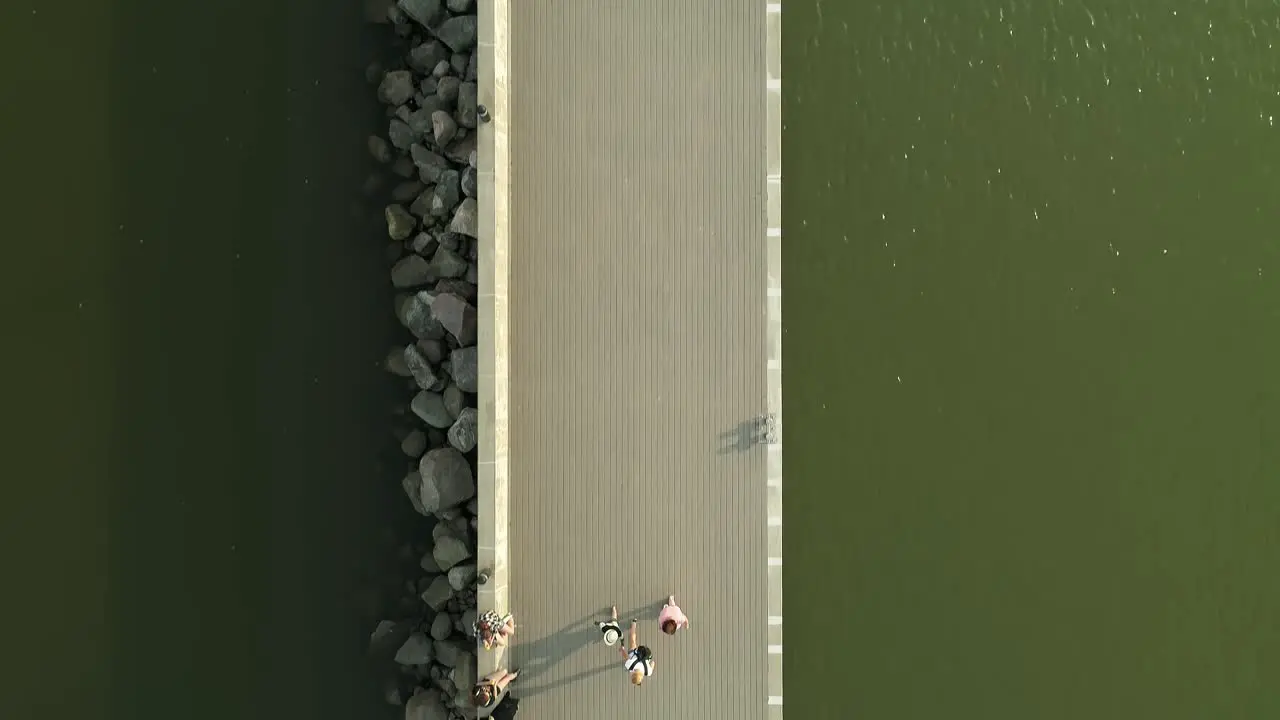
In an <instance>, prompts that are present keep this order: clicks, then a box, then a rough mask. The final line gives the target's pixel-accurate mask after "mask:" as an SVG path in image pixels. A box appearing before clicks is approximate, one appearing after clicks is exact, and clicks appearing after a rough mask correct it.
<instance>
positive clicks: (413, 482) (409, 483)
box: [400, 470, 431, 515]
mask: <svg viewBox="0 0 1280 720" xmlns="http://www.w3.org/2000/svg"><path fill="white" fill-rule="evenodd" d="M400 487H402V488H404V494H405V495H408V496H409V504H410V505H413V509H414V510H416V511H417V512H418V514H419V515H430V514H431V513H429V512H427V509H426V508H425V507H423V505H422V476H421V475H419V474H418V471H417V470H414V471H412V472H410V473H408V474H407V475H405V476H404V478H403V479H402V480H401V481H400Z"/></svg>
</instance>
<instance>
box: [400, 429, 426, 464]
mask: <svg viewBox="0 0 1280 720" xmlns="http://www.w3.org/2000/svg"><path fill="white" fill-rule="evenodd" d="M400 450H401V451H402V452H403V453H404V454H405V455H408V456H409V457H411V458H413V459H415V460H417V459H418V458H420V457H422V453H424V452H426V451H427V435H426V433H424V432H422V431H421V430H414V431H413V432H411V433H409V434H408V435H406V436H405V437H404V440H401V441H400Z"/></svg>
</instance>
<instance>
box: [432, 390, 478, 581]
mask: <svg viewBox="0 0 1280 720" xmlns="http://www.w3.org/2000/svg"><path fill="white" fill-rule="evenodd" d="M437 397H438V396H437ZM443 409H444V408H443V405H442V406H441V410H443ZM418 474H419V475H421V476H422V487H421V498H422V506H423V507H424V508H426V509H427V511H428V512H432V513H435V512H439V511H441V510H447V509H449V508H456V507H457V506H459V505H461V504H463V503H465V502H466V501H468V500H470V499H471V498H473V497H475V496H476V482H475V478H474V477H472V475H471V465H470V464H469V463H468V462H467V459H466V458H465V457H463V455H462V453H460V452H458V451H457V450H456V449H454V448H451V447H443V448H437V449H435V450H431V451H429V452H428V453H427V454H425V455H423V456H422V459H421V460H419V461H418ZM435 558H436V560H437V561H439V560H440V556H439V555H436V556H435ZM455 564H457V561H455V562H454V563H451V564H449V565H445V564H443V563H441V565H440V569H441V570H448V569H449V568H451V567H453V565H455Z"/></svg>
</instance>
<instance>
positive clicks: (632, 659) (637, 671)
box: [618, 618, 654, 687]
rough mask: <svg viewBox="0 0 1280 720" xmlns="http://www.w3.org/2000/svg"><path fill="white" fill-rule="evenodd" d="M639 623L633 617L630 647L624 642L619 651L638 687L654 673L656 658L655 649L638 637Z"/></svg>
mask: <svg viewBox="0 0 1280 720" xmlns="http://www.w3.org/2000/svg"><path fill="white" fill-rule="evenodd" d="M637 624H638V623H637V622H636V620H635V619H634V618H632V620H631V637H630V640H631V642H630V645H631V647H630V649H628V648H627V643H623V644H622V645H621V647H619V648H618V651H619V652H621V653H622V667H623V669H625V670H626V671H627V674H628V675H630V676H631V684H632V685H635V686H637V687H638V686H639V685H640V683H642V682H644V679H645V678H647V677H649V676H650V675H652V674H653V665H654V659H653V651H652V650H650V649H649V648H648V647H647V646H645V645H641V644H640V643H639V642H638V641H637V639H636V626H637Z"/></svg>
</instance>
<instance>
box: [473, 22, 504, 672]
mask: <svg viewBox="0 0 1280 720" xmlns="http://www.w3.org/2000/svg"><path fill="white" fill-rule="evenodd" d="M508 3H509V0H479V3H478V7H477V14H478V16H479V26H480V27H479V33H478V35H479V38H478V39H479V48H478V52H479V58H478V60H477V62H478V69H479V82H478V88H477V91H478V101H479V103H480V104H481V105H483V106H484V107H485V108H487V109H488V111H489V116H490V121H489V122H486V123H481V124H480V126H479V128H478V130H477V144H478V147H477V149H478V152H479V163H478V164H479V167H478V177H477V181H478V182H477V195H478V197H477V202H478V205H479V211H480V223H479V225H480V230H479V232H480V237H479V238H478V239H479V241H480V253H479V255H480V257H479V265H480V282H479V300H478V305H477V307H476V310H477V316H478V322H479V332H478V343H477V344H478V345H479V348H480V388H479V389H480V392H479V403H478V404H479V423H478V425H479V427H478V431H479V443H478V452H479V457H478V463H477V468H478V473H479V477H478V478H476V490H477V496H478V504H479V512H478V516H477V544H478V546H479V547H478V550H477V566H478V568H479V569H480V570H481V571H482V572H487V573H488V576H489V577H488V581H487V582H486V583H485V584H483V585H481V586H480V587H479V592H478V593H477V598H476V601H477V611H478V612H481V613H483V612H484V611H486V610H497V611H499V612H508V611H509V607H508V598H509V597H510V593H509V591H508V586H507V583H508V579H509V576H510V573H509V571H508V569H507V559H508V557H509V555H508V547H507V528H508V513H507V479H508V461H507V437H508V434H507V419H508V417H509V414H508V405H507V403H508V384H507V383H508V380H507V378H508V373H507V359H508V337H509V334H508V332H507V329H508V328H507V287H508V278H509V268H508V264H507V262H508V256H509V255H508V247H509V246H508V243H509V239H510V238H509V235H508V233H509V229H510V223H509V222H508V217H509V208H510V199H509V197H508V192H509V189H510V188H509V183H510V153H509V150H508V137H509V135H508V127H509V122H510V116H509V108H510V102H509V100H508V94H507V77H508V72H507V63H508V60H509V58H510V47H509V44H510V37H511V36H510V33H509V32H508V28H509V24H508V23H509V18H510V11H509V5H508ZM476 653H477V658H478V660H477V664H476V669H477V671H478V673H479V675H480V676H483V675H486V674H488V673H490V672H492V671H493V670H495V669H496V668H497V667H499V666H500V665H501V664H502V663H503V654H504V653H502V652H495V651H489V650H485V649H484V647H483V646H482V645H480V642H479V640H478V639H477V641H476Z"/></svg>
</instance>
